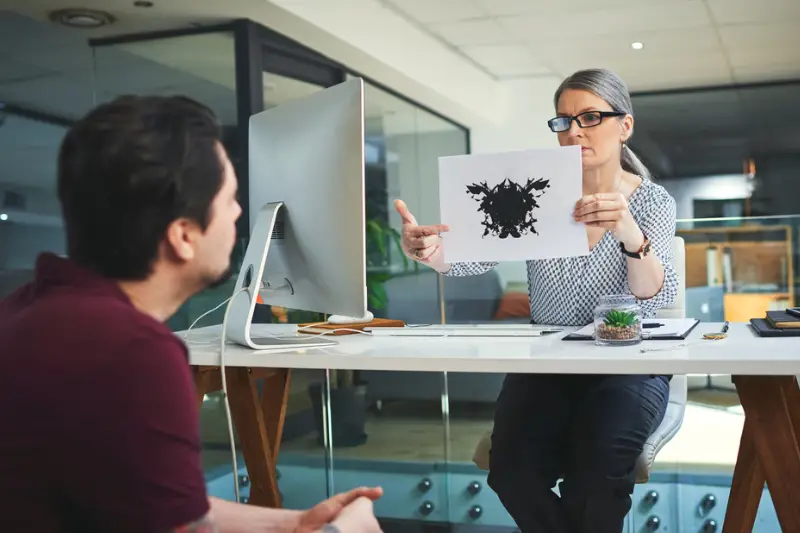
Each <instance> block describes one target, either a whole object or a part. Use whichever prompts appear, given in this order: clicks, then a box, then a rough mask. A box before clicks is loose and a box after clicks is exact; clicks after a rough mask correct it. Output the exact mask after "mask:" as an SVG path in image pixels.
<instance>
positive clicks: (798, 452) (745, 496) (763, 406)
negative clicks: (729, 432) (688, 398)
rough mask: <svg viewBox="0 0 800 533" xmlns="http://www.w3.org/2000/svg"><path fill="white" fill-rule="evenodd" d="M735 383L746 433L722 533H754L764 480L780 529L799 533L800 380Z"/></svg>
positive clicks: (738, 380)
mask: <svg viewBox="0 0 800 533" xmlns="http://www.w3.org/2000/svg"><path fill="white" fill-rule="evenodd" d="M733 382H734V383H735V384H736V390H737V392H738V393H739V399H740V400H741V402H742V407H743V408H744V414H745V431H744V432H743V434H742V448H740V450H739V457H738V458H737V462H736V469H735V470H734V479H733V483H732V486H731V499H730V501H729V504H728V507H727V512H726V517H725V522H724V528H723V531H724V532H725V533H728V532H729V531H733V532H744V531H748V532H749V531H752V524H753V521H754V520H755V516H754V515H755V511H756V510H757V509H758V503H759V501H760V499H761V491H757V490H756V488H757V487H758V486H759V484H760V477H761V476H762V475H763V477H764V479H765V480H766V483H767V487H768V488H769V493H770V498H771V499H772V503H773V505H774V506H775V512H776V514H777V515H778V521H779V522H780V524H781V529H782V530H783V531H800V446H799V445H798V436H800V391H799V390H798V388H797V380H796V379H795V377H794V376H734V377H733ZM751 447H752V448H751ZM753 449H754V450H755V454H753V453H752V451H753ZM753 455H755V457H753ZM756 463H757V464H756ZM762 490H763V485H762ZM748 521H749V523H748Z"/></svg>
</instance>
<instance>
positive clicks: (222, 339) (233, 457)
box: [187, 287, 247, 503]
mask: <svg viewBox="0 0 800 533" xmlns="http://www.w3.org/2000/svg"><path fill="white" fill-rule="evenodd" d="M243 292H247V287H244V288H242V289H239V290H238V291H236V292H235V293H233V296H231V297H230V298H228V300H227V304H228V305H227V306H226V307H225V316H224V317H223V318H222V333H221V334H220V336H219V373H220V376H221V378H222V399H223V403H224V404H225V418H226V419H227V422H228V438H229V439H230V442H231V461H232V462H233V495H234V501H235V502H236V503H239V468H238V466H237V465H236V442H235V441H234V438H233V417H231V405H230V403H228V381H227V379H225V342H226V338H225V337H226V331H227V329H228V315H229V313H230V311H231V307H232V305H231V304H233V301H234V300H235V299H236V297H237V296H238V295H239V294H241V293H243ZM217 308H219V306H217ZM212 311H213V310H212ZM198 320H199V319H198ZM195 322H196V321H195ZM187 333H188V332H187Z"/></svg>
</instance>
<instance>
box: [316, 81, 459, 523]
mask: <svg viewBox="0 0 800 533" xmlns="http://www.w3.org/2000/svg"><path fill="white" fill-rule="evenodd" d="M365 108H366V110H365V113H366V124H365V131H366V159H367V161H366V165H367V166H366V196H367V198H366V217H367V225H368V233H367V236H368V240H367V258H368V259H367V279H368V287H367V288H368V296H369V306H370V308H371V309H372V311H373V313H374V314H375V315H376V316H378V317H388V318H391V319H394V320H403V321H404V322H406V323H437V322H440V321H441V312H442V307H441V302H440V298H439V291H440V284H439V277H440V276H439V275H438V274H437V273H436V272H435V271H433V270H430V269H428V268H427V267H418V266H417V264H416V263H410V262H409V261H407V260H406V258H405V256H404V255H403V253H402V251H401V249H400V246H399V239H400V232H401V231H402V222H401V219H400V216H399V214H398V213H397V211H396V209H395V206H394V202H395V200H397V199H402V200H403V201H405V203H406V204H407V205H408V207H409V209H410V210H411V212H412V213H413V214H414V216H415V218H416V219H417V220H418V221H419V223H420V224H426V223H437V222H438V221H439V195H438V181H437V175H438V158H439V157H441V156H448V155H458V154H464V153H467V151H468V140H467V134H466V132H465V131H464V130H463V129H462V128H459V127H457V126H455V125H453V124H452V123H450V122H448V121H445V120H443V119H442V118H440V117H438V116H436V115H434V114H432V113H430V112H428V111H426V110H424V109H421V108H419V107H417V106H415V105H413V104H411V103H409V102H407V101H405V100H403V99H401V98H399V97H397V96H396V95H394V94H392V93H390V92H388V91H387V90H385V89H383V88H381V87H377V86H375V85H373V84H371V83H366V84H365ZM334 375H335V377H336V378H338V379H339V382H338V386H337V385H335V386H334V387H333V390H332V397H331V399H332V405H331V418H332V423H333V439H332V440H333V472H334V481H335V490H336V491H341V490H347V489H348V488H352V487H355V486H359V485H362V484H365V483H367V484H369V483H375V484H380V485H382V486H383V487H384V488H385V491H386V496H385V497H384V498H382V499H381V500H380V501H378V502H377V503H376V512H377V513H378V514H379V515H380V516H381V517H384V518H387V519H396V520H400V519H404V520H409V519H411V520H413V519H424V520H436V521H446V520H447V517H448V512H447V491H446V479H445V478H444V477H442V475H441V468H442V467H443V465H445V464H446V462H447V458H448V452H447V446H448V441H447V434H446V431H445V430H446V428H447V425H446V424H443V421H444V420H443V416H444V415H443V412H442V405H443V401H445V402H446V392H447V389H446V385H445V383H446V380H445V376H444V375H443V374H441V373H424V372H380V371H357V372H347V371H336V372H335V374H334ZM359 395H363V396H364V402H365V403H360V402H354V401H353V399H354V398H356V397H360V396H359ZM354 422H357V423H354Z"/></svg>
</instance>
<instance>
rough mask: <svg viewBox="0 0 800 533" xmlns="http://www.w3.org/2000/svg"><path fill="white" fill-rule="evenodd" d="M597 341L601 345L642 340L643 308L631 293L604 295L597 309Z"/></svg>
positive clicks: (595, 327) (595, 325)
mask: <svg viewBox="0 0 800 533" xmlns="http://www.w3.org/2000/svg"><path fill="white" fill-rule="evenodd" d="M594 331H595V335H594V337H595V342H596V343H597V344H600V345H615V346H619V345H627V344H638V343H640V342H641V341H642V320H641V309H640V308H639V306H638V304H637V303H636V299H635V298H634V297H633V296H629V295H612V296H604V297H602V298H601V299H600V305H598V307H597V309H595V323H594Z"/></svg>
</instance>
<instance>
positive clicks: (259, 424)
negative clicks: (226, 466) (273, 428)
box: [225, 367, 282, 507]
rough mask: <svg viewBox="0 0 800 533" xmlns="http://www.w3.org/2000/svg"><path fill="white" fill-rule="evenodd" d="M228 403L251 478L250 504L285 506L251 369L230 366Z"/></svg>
mask: <svg viewBox="0 0 800 533" xmlns="http://www.w3.org/2000/svg"><path fill="white" fill-rule="evenodd" d="M225 377H226V379H227V381H228V403H229V404H230V407H231V418H233V423H234V425H235V427H236V432H237V434H238V435H239V444H240V446H241V449H242V455H244V460H245V464H246V465H247V473H248V475H249V477H250V503H251V504H253V505H260V506H263V507H281V506H282V502H281V495H280V492H279V491H278V481H277V479H276V477H275V455H274V453H273V450H272V446H271V445H270V440H269V438H268V437H267V428H266V424H265V420H264V418H265V417H264V412H263V410H262V406H261V402H260V398H259V395H258V388H257V387H256V383H255V381H254V380H253V379H251V376H250V370H249V369H247V368H230V367H229V368H226V370H225Z"/></svg>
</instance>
